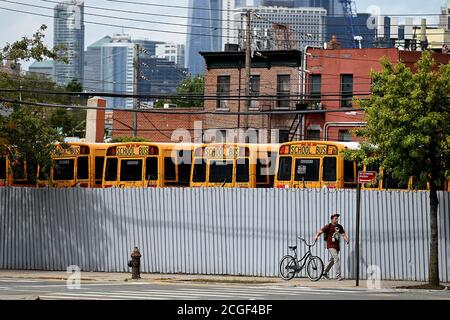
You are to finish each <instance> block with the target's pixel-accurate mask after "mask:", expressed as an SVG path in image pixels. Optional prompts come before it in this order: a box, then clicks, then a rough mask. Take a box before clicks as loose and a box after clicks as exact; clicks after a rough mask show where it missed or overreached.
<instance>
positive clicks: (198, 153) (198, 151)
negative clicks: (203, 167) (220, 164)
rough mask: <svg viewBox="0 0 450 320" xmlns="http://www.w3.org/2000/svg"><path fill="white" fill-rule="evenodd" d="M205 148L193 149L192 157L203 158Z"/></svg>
mask: <svg viewBox="0 0 450 320" xmlns="http://www.w3.org/2000/svg"><path fill="white" fill-rule="evenodd" d="M204 150H205V147H202V148H197V149H195V152H194V156H195V157H198V158H201V157H203V154H204Z"/></svg>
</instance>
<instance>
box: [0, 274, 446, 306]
mask: <svg viewBox="0 0 450 320" xmlns="http://www.w3.org/2000/svg"><path fill="white" fill-rule="evenodd" d="M37 297H39V299H40V300H243V301H244V300H247V301H249V300H330V299H332V300H447V301H449V302H450V291H448V290H443V291H434V290H406V289H382V290H367V289H352V288H341V289H336V288H308V287H298V286H295V285H292V286H277V285H267V284H261V285H254V284H252V285H249V284H217V283H163V282H157V283H148V282H147V283H146V282H116V281H115V282H105V283H101V282H84V283H81V285H80V288H79V289H69V288H68V287H67V285H66V281H64V280H51V281H48V280H47V281H43V280H36V279H20V280H17V279H0V299H1V300H11V299H13V300H18V299H35V298H37Z"/></svg>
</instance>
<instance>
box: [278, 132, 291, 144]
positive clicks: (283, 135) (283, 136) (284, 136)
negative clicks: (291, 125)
mask: <svg viewBox="0 0 450 320" xmlns="http://www.w3.org/2000/svg"><path fill="white" fill-rule="evenodd" d="M278 140H279V141H278V142H279V143H283V142H289V130H280V131H279V137H278Z"/></svg>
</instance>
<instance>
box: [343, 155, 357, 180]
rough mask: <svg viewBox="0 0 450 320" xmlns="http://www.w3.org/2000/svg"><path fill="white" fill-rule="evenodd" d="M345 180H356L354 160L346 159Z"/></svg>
mask: <svg viewBox="0 0 450 320" xmlns="http://www.w3.org/2000/svg"><path fill="white" fill-rule="evenodd" d="M344 181H345V182H354V181H355V166H354V162H353V161H349V160H344Z"/></svg>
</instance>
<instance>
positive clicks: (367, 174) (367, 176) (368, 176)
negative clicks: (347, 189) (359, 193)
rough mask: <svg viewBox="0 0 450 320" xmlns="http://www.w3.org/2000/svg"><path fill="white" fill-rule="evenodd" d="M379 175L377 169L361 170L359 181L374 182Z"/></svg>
mask: <svg viewBox="0 0 450 320" xmlns="http://www.w3.org/2000/svg"><path fill="white" fill-rule="evenodd" d="M376 177H377V172H376V171H360V172H359V173H358V183H368V182H373V181H374V180H375V178H376Z"/></svg>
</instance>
